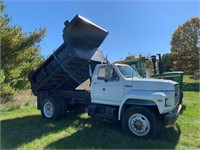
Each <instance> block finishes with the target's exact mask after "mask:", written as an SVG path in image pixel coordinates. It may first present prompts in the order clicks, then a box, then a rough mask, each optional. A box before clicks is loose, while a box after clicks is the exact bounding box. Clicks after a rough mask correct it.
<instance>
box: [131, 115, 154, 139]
mask: <svg viewBox="0 0 200 150" xmlns="http://www.w3.org/2000/svg"><path fill="white" fill-rule="evenodd" d="M128 126H129V129H130V130H131V132H133V133H134V134H135V135H137V136H145V135H147V134H148V133H149V131H150V123H149V120H148V119H147V118H146V117H145V116H144V115H142V114H138V113H136V114H133V115H131V116H130V117H129V119H128Z"/></svg>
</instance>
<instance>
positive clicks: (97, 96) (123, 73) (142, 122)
mask: <svg viewBox="0 0 200 150" xmlns="http://www.w3.org/2000/svg"><path fill="white" fill-rule="evenodd" d="M179 97H180V89H179V85H178V83H176V82H174V81H170V80H161V79H143V78H141V77H140V76H139V74H138V73H137V72H136V71H134V70H133V69H132V68H131V67H130V66H128V65H125V64H99V65H97V66H96V68H95V70H94V73H93V76H92V81H91V105H90V106H89V115H90V116H96V117H102V118H111V119H116V120H121V121H122V125H123V128H124V129H125V131H127V132H128V133H130V134H133V135H135V136H140V137H149V136H151V137H154V136H157V134H158V133H159V130H160V124H161V121H163V122H165V124H166V125H172V124H174V122H175V121H176V118H177V116H178V114H179V112H180V110H181V105H180V104H179Z"/></svg>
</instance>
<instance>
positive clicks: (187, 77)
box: [183, 75, 200, 83]
mask: <svg viewBox="0 0 200 150" xmlns="http://www.w3.org/2000/svg"><path fill="white" fill-rule="evenodd" d="M183 82H187V83H199V82H200V80H194V79H191V78H190V77H189V75H184V76H183Z"/></svg>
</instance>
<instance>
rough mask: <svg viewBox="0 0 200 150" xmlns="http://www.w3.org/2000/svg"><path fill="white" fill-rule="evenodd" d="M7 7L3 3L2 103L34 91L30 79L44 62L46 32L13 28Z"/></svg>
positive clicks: (0, 22)
mask: <svg viewBox="0 0 200 150" xmlns="http://www.w3.org/2000/svg"><path fill="white" fill-rule="evenodd" d="M4 10H5V5H4V4H3V2H1V4H0V14H1V16H0V32H1V35H0V42H1V43H0V44H1V68H0V84H1V90H0V96H1V98H0V100H1V103H3V102H6V101H10V100H11V99H13V96H14V95H15V94H16V92H17V91H19V90H22V89H27V88H30V84H29V82H28V79H27V76H28V74H29V73H30V72H31V70H33V69H36V67H37V66H38V65H39V64H41V63H42V62H43V61H44V58H43V57H42V56H41V54H40V45H39V44H40V42H41V40H42V39H43V38H44V36H45V33H46V29H45V28H39V29H35V31H32V32H30V33H29V34H27V33H25V32H24V31H23V28H22V27H21V26H19V25H11V21H12V18H11V17H10V16H9V15H8V14H3V12H4Z"/></svg>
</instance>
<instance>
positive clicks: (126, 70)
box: [117, 65, 141, 78]
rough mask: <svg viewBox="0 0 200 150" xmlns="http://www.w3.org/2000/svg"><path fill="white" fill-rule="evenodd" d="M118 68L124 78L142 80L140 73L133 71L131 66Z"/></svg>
mask: <svg viewBox="0 0 200 150" xmlns="http://www.w3.org/2000/svg"><path fill="white" fill-rule="evenodd" d="M117 68H118V69H119V71H120V72H121V74H122V75H123V76H124V78H141V77H140V75H139V74H138V72H136V71H135V70H133V68H131V67H130V66H121V65H117Z"/></svg>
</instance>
